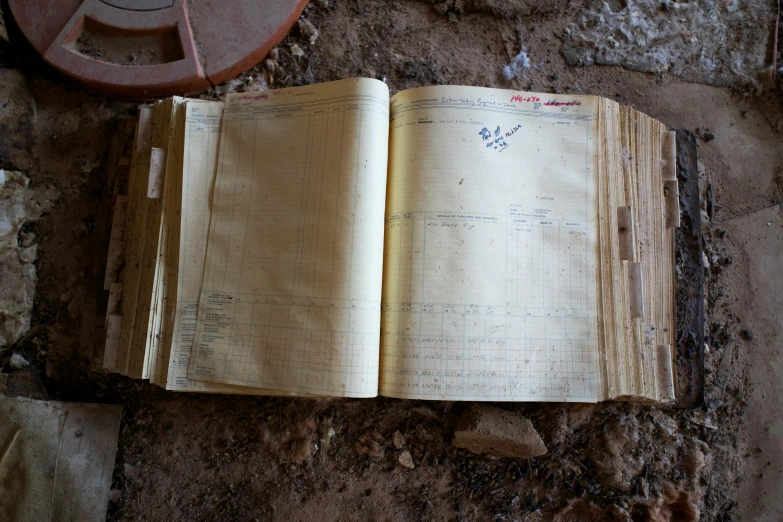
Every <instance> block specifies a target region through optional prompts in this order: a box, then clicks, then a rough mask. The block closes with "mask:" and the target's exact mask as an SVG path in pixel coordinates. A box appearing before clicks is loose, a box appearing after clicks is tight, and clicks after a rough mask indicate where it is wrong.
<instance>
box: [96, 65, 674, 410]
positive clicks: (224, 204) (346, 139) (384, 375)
mask: <svg viewBox="0 0 783 522" xmlns="http://www.w3.org/2000/svg"><path fill="white" fill-rule="evenodd" d="M132 150H133V155H132V158H130V174H129V178H128V180H127V183H126V184H125V186H127V194H123V195H119V196H118V197H117V201H116V211H115V219H114V228H115V229H117V232H116V233H115V232H113V238H115V239H117V240H115V241H112V247H111V248H110V256H109V257H110V259H109V266H108V268H107V288H110V289H111V292H110V297H109V310H108V315H107V344H106V351H105V358H104V365H105V367H106V368H107V369H110V370H112V371H115V372H119V373H122V374H125V375H128V376H130V377H133V378H138V379H149V380H150V381H151V382H153V383H155V384H157V385H159V386H161V387H164V388H166V389H169V390H177V391H190V392H212V393H239V394H290V395H313V396H345V397H374V396H376V395H385V396H390V397H400V398H411V399H435V400H486V401H580V402H596V401H602V400H608V399H622V400H636V401H669V400H672V399H673V397H674V394H675V390H674V384H673V378H672V366H673V362H674V361H673V350H672V346H673V345H674V332H675V323H674V321H675V300H674V290H675V289H674V285H675V279H674V233H675V228H676V227H677V226H678V225H679V209H678V198H677V181H676V177H675V161H674V158H675V141H674V134H673V133H671V132H667V130H666V129H665V128H664V126H663V125H662V124H661V123H660V122H658V121H656V120H654V119H652V118H650V117H648V116H646V115H644V114H641V113H639V112H637V111H635V110H633V109H631V108H627V107H621V106H619V105H618V104H617V103H615V102H613V101H611V100H607V99H604V98H600V97H595V96H573V95H551V94H535V93H523V92H518V91H507V90H498V89H487V88H477V87H459V86H438V87H421V88H416V89H410V90H405V91H402V92H399V93H397V94H395V95H394V96H392V97H391V98H390V96H389V90H388V88H387V86H386V85H385V84H384V83H382V82H380V81H376V80H370V79H353V80H342V81H338V82H332V83H326V84H320V85H310V86H306V87H297V88H291V89H280V90H272V91H263V92H254V93H240V94H232V95H229V96H228V98H227V100H226V101H225V103H223V102H209V101H202V100H190V99H185V98H172V99H167V100H164V101H161V102H158V103H155V104H153V105H151V106H148V107H142V108H141V109H140V115H139V122H138V126H137V130H136V136H135V142H134V146H133V149H132Z"/></svg>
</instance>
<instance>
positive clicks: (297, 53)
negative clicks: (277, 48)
mask: <svg viewBox="0 0 783 522" xmlns="http://www.w3.org/2000/svg"><path fill="white" fill-rule="evenodd" d="M291 54H292V55H293V56H297V57H302V56H304V54H305V53H304V51H303V50H302V48H301V47H299V46H298V45H296V44H291Z"/></svg>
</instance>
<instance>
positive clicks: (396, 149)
mask: <svg viewBox="0 0 783 522" xmlns="http://www.w3.org/2000/svg"><path fill="white" fill-rule="evenodd" d="M391 101H392V104H391V109H392V115H391V125H390V127H391V130H390V145H389V150H390V159H389V188H388V191H389V193H388V199H387V209H386V249H385V252H384V256H385V262H384V265H385V268H384V290H383V314H382V323H383V332H384V334H383V340H382V345H383V350H382V354H381V382H380V393H381V394H382V395H388V396H393V397H405V398H418V399H446V400H493V401H533V400H535V401H585V402H592V401H597V400H600V399H601V379H600V371H599V363H598V339H597V335H596V329H597V314H596V306H597V305H596V281H597V263H598V248H597V193H596V188H595V187H596V182H595V168H594V161H595V153H594V151H595V146H596V144H595V142H596V141H597V139H596V131H595V127H596V124H595V119H596V99H595V98H593V97H585V96H565V95H560V96H555V95H548V94H534V93H520V92H514V91H505V90H495V89H484V88H476V87H423V88H418V89H412V90H407V91H403V92H401V93H399V94H397V95H395V96H394V97H393V98H392V100H391Z"/></svg>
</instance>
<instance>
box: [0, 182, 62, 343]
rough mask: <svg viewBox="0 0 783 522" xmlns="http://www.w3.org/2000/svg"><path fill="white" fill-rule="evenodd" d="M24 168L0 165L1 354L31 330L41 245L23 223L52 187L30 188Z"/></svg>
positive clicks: (41, 207)
mask: <svg viewBox="0 0 783 522" xmlns="http://www.w3.org/2000/svg"><path fill="white" fill-rule="evenodd" d="M29 183H30V180H29V179H28V178H27V177H26V176H25V175H24V174H22V173H21V172H13V171H6V170H2V169H0V310H2V312H0V316H2V321H1V322H0V355H3V353H4V352H6V351H7V350H8V349H9V348H10V347H11V345H12V344H13V343H15V342H16V341H17V340H18V339H19V338H21V337H22V336H23V335H25V334H26V333H27V332H28V331H29V330H30V313H31V311H32V308H33V301H34V299H35V283H36V281H37V275H36V268H35V264H34V263H35V259H36V257H37V255H38V246H37V245H36V244H35V235H34V234H33V233H32V232H24V231H22V227H23V226H24V225H25V224H26V223H29V222H32V221H35V220H37V219H39V218H40V217H41V215H42V214H43V213H44V212H46V211H47V210H48V209H49V207H50V206H51V204H52V201H53V200H54V199H55V197H56V192H55V190H54V189H52V188H43V189H30V188H29V187H28V185H29Z"/></svg>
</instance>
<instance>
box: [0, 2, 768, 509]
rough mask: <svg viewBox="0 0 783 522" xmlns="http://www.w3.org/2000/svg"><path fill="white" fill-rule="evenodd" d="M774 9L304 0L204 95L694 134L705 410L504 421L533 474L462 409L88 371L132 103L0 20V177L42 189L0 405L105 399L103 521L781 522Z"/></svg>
mask: <svg viewBox="0 0 783 522" xmlns="http://www.w3.org/2000/svg"><path fill="white" fill-rule="evenodd" d="M776 5H777V4H776V3H775V2H774V1H772V0H769V1H759V0H747V1H745V0H743V1H739V0H730V1H727V2H680V3H678V2H670V1H668V0H666V1H663V2H645V1H634V2H632V1H628V2H626V1H625V0H611V1H607V2H597V1H595V2H591V1H586V0H558V1H554V2H546V3H540V4H539V3H536V2H532V1H527V0H515V1H511V0H508V1H505V2H503V1H498V0H446V1H436V0H432V1H425V0H418V1H417V0H405V1H402V0H400V1H397V2H387V1H384V0H367V1H362V2H359V1H355V0H317V1H313V2H311V4H310V5H309V6H308V7H307V8H306V11H305V13H304V20H306V22H300V23H299V24H298V25H297V26H296V27H295V28H294V30H293V31H292V33H291V34H290V35H289V36H288V37H287V38H286V39H285V40H284V42H283V43H281V44H280V45H279V46H278V47H277V48H276V50H275V51H273V52H272V53H271V54H270V56H269V57H268V59H267V60H265V61H264V62H262V63H261V64H259V65H258V66H256V67H255V68H254V69H252V70H251V71H248V72H247V73H244V74H243V75H241V76H240V77H239V78H238V79H236V80H232V81H229V82H227V83H226V84H225V85H222V86H217V87H215V88H213V89H210V91H208V92H206V93H200V94H199V95H200V96H204V97H212V98H214V97H220V96H223V95H224V94H225V93H226V92H234V91H242V90H259V89H266V88H276V87H284V86H293V85H301V84H307V83H312V82H323V81H329V80H335V79H339V78H349V77H355V76H365V77H374V78H378V79H384V80H385V81H386V82H387V83H388V85H389V87H390V89H391V90H392V92H396V91H398V90H401V89H404V88H409V87H414V86H419V85H432V84H464V85H477V86H492V87H500V88H508V89H516V90H526V91H537V92H554V93H575V94H576V93H579V94H595V95H601V96H605V97H608V98H611V99H614V100H617V101H619V102H621V103H623V104H626V105H632V106H634V107H636V108H637V109H638V110H640V111H642V112H645V113H647V114H649V115H651V116H653V117H655V118H657V119H659V120H660V121H662V122H664V123H665V124H667V125H668V126H670V127H671V128H674V129H680V128H683V129H688V130H690V131H692V132H695V133H696V134H697V135H698V136H699V159H700V164H699V182H700V186H701V189H702V198H703V205H702V207H703V212H702V218H703V233H704V238H705V244H704V247H705V256H704V258H703V260H702V264H703V266H704V270H705V275H706V278H707V285H708V296H707V298H708V299H707V324H706V325H705V328H706V333H707V340H706V346H705V351H706V354H705V357H706V368H707V369H706V390H705V404H704V405H703V406H699V407H697V408H693V409H672V408H658V407H650V406H639V405H633V404H618V403H610V404H599V405H579V404H504V405H501V407H503V408H505V409H508V410H514V411H519V412H521V413H522V414H524V415H525V416H527V417H528V418H529V419H530V420H531V421H532V423H533V425H534V427H535V428H536V429H537V430H538V432H539V433H540V434H541V437H542V439H543V441H544V443H545V444H546V446H547V448H548V449H549V452H548V454H546V455H544V456H541V457H537V458H531V459H510V458H493V457H482V456H477V455H473V454H470V453H468V452H466V451H465V450H462V449H456V448H454V447H452V445H451V438H452V436H453V432H454V425H455V423H456V421H457V419H458V418H459V415H460V413H461V412H462V411H464V410H465V408H467V407H468V405H467V404H462V403H451V402H425V401H400V400H393V399H385V398H377V399H372V400H367V399H362V400H348V399H322V400H312V399H289V398H259V397H243V396H216V395H206V396H201V395H195V394H176V393H169V392H165V391H162V390H161V389H159V388H157V387H155V386H152V385H150V384H148V383H146V382H138V381H133V380H130V379H126V378H123V377H120V376H117V375H112V374H107V373H104V372H103V371H102V370H101V361H100V356H101V354H102V351H103V347H102V344H103V339H104V336H105V331H104V329H103V325H104V315H105V306H106V298H107V295H106V292H104V291H103V274H104V270H105V260H106V252H107V246H108V237H109V231H110V225H111V215H110V202H111V198H110V196H111V194H110V189H109V186H108V182H107V178H108V176H109V172H110V170H111V166H110V165H109V164H108V158H109V157H110V154H111V150H110V149H111V147H112V139H111V136H112V135H113V134H114V133H115V131H116V129H117V127H118V122H119V121H121V120H122V119H123V118H128V117H129V116H131V115H133V114H134V111H135V110H136V107H137V105H138V104H137V103H135V102H130V101H127V100H118V99H114V98H110V97H107V96H105V95H103V94H101V93H98V92H96V91H93V90H90V89H87V88H85V87H83V86H82V85H80V84H78V83H76V82H74V81H72V80H71V79H69V78H67V77H65V76H63V75H61V74H60V73H58V72H56V71H54V70H53V69H51V68H50V67H48V66H47V65H46V64H44V63H43V62H42V60H41V59H40V57H38V56H37V55H36V54H35V53H34V52H33V51H32V50H31V49H30V48H29V46H28V45H26V43H25V42H24V40H23V38H22V37H21V36H20V34H19V33H18V29H16V28H15V27H14V26H13V23H12V22H10V21H8V18H7V17H8V14H7V13H8V9H7V5H3V6H2V7H3V11H4V12H5V13H6V15H5V16H6V20H7V28H8V33H9V35H10V39H11V41H10V43H9V42H2V41H0V167H1V168H5V169H9V170H19V171H21V172H23V173H25V174H26V175H27V176H28V177H29V178H30V179H31V186H32V187H51V188H52V189H54V190H56V192H57V194H58V195H59V197H58V199H57V200H56V201H55V203H54V205H53V207H52V208H51V210H50V211H49V212H48V213H47V214H46V215H44V217H42V218H41V219H40V220H38V221H37V222H35V223H32V224H29V225H27V226H26V227H25V228H24V229H23V232H24V233H25V234H29V233H33V234H34V236H35V241H36V242H37V244H38V260H37V270H38V284H37V293H36V299H35V305H34V309H33V316H32V328H31V330H30V332H29V333H28V334H27V335H25V336H24V337H23V338H22V339H21V340H20V341H19V342H17V343H16V344H15V345H14V346H13V352H14V353H18V354H21V355H22V356H23V357H24V358H25V359H26V360H27V361H29V362H30V363H31V364H30V366H28V367H22V368H21V369H11V368H10V363H9V361H10V359H9V357H6V358H5V359H3V360H2V361H0V363H2V364H3V365H4V370H3V371H4V372H9V371H10V372H12V376H11V377H12V378H11V382H9V393H16V394H23V395H27V396H34V397H40V398H44V397H49V398H54V399H62V400H78V401H91V402H108V403H118V404H122V406H123V422H122V427H121V432H120V439H119V448H118V455H117V461H116V466H115V470H114V477H113V483H112V495H111V502H110V507H109V516H108V518H109V520H149V521H153V520H166V521H173V520H188V521H198V520H204V521H221V520H225V521H231V520H286V521H289V520H303V521H306V520H307V521H309V520H334V521H337V520H344V521H359V520H378V521H382V520H444V521H446V520H449V521H452V520H460V521H462V520H465V521H469V520H470V521H472V520H476V521H478V520H481V521H484V520H497V521H501V520H503V521H513V520H516V521H519V522H534V521H542V520H556V521H563V522H565V521H588V520H590V521H592V520H610V521H611V520H615V521H627V520H633V521H661V522H662V521H673V522H682V521H691V520H692V521H696V520H708V521H722V522H727V521H730V520H734V521H750V520H758V521H777V520H781V519H783V500H781V499H783V480H781V478H783V405H782V404H781V398H780V397H781V391H783V389H782V388H783V378H781V377H782V374H783V356H782V355H781V351H780V347H781V346H783V315H782V314H781V312H780V311H781V309H783V278H781V277H780V274H779V272H780V269H781V267H783V209H781V201H782V200H781V198H783V105H781V102H782V101H783V90H782V89H781V85H782V83H781V80H780V78H778V80H777V83H775V81H774V79H773V78H772V75H771V69H770V65H771V64H772V63H773V47H774V34H773V28H774V18H775V14H776ZM778 64H779V65H781V64H783V60H781V59H780V57H779V58H778ZM20 78H21V80H20ZM26 237H29V235H28V236H26ZM398 431H399V432H400V434H401V435H402V437H403V439H404V440H402V439H400V437H399V436H395V433H396V432H398ZM404 451H408V452H409V453H410V456H411V457H412V462H413V468H412V469H411V468H410V465H409V462H408V461H407V459H403V460H404V463H405V465H401V463H400V460H399V456H400V454H401V453H402V452H404Z"/></svg>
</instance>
